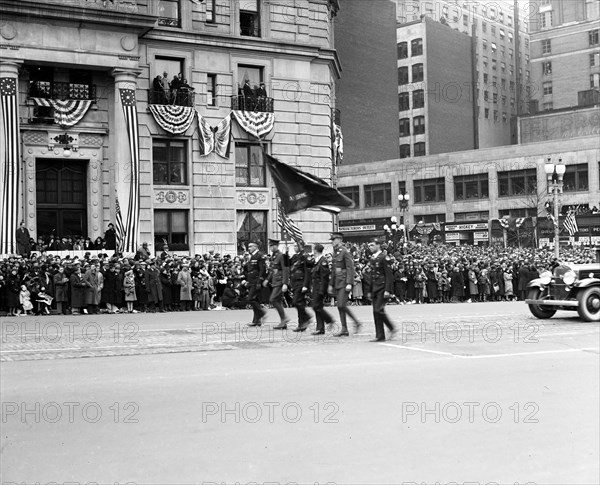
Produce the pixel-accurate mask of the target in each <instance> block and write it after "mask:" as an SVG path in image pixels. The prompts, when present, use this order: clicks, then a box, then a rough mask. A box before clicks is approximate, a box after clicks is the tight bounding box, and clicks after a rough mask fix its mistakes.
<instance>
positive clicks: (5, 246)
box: [0, 77, 20, 254]
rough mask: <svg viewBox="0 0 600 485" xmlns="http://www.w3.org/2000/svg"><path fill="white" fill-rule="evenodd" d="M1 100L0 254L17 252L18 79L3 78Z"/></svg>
mask: <svg viewBox="0 0 600 485" xmlns="http://www.w3.org/2000/svg"><path fill="white" fill-rule="evenodd" d="M0 102H1V106H2V126H3V128H4V129H3V131H2V138H3V143H2V145H3V146H4V150H5V152H4V165H3V166H2V167H0V168H1V173H0V177H1V178H0V187H1V188H2V197H1V199H0V254H12V253H15V252H16V241H15V238H16V232H17V227H18V221H17V219H18V217H19V215H18V212H19V205H18V202H17V201H18V199H19V160H20V156H19V105H18V102H17V80H16V79H15V78H11V77H3V78H0Z"/></svg>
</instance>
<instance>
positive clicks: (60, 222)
mask: <svg viewBox="0 0 600 485" xmlns="http://www.w3.org/2000/svg"><path fill="white" fill-rule="evenodd" d="M35 172H36V173H35V176H36V202H37V206H36V210H37V236H38V237H40V236H42V237H44V238H46V237H48V236H52V235H53V236H60V237H64V236H83V237H87V235H88V233H87V194H86V173H87V163H86V162H84V161H80V160H65V159H58V160H57V159H39V158H38V159H37V163H36V171H35Z"/></svg>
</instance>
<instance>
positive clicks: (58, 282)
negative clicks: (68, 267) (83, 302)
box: [52, 265, 69, 314]
mask: <svg viewBox="0 0 600 485" xmlns="http://www.w3.org/2000/svg"><path fill="white" fill-rule="evenodd" d="M52 280H53V283H54V300H55V301H56V309H57V310H58V313H62V314H66V313H67V308H66V307H67V304H68V302H69V278H67V275H65V267H64V266H62V265H61V266H59V267H58V270H57V273H56V274H55V275H54V277H53V278H52ZM63 305H64V308H63Z"/></svg>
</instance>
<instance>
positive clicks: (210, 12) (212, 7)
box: [206, 0, 217, 24]
mask: <svg viewBox="0 0 600 485" xmlns="http://www.w3.org/2000/svg"><path fill="white" fill-rule="evenodd" d="M216 12H217V0H206V22H207V23H209V24H214V23H215V22H216V21H217V19H216Z"/></svg>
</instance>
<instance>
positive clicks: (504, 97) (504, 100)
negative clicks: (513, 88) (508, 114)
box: [502, 94, 506, 105]
mask: <svg viewBox="0 0 600 485" xmlns="http://www.w3.org/2000/svg"><path fill="white" fill-rule="evenodd" d="M502 104H503V105H506V96H505V95H504V94H503V95H502Z"/></svg>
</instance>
